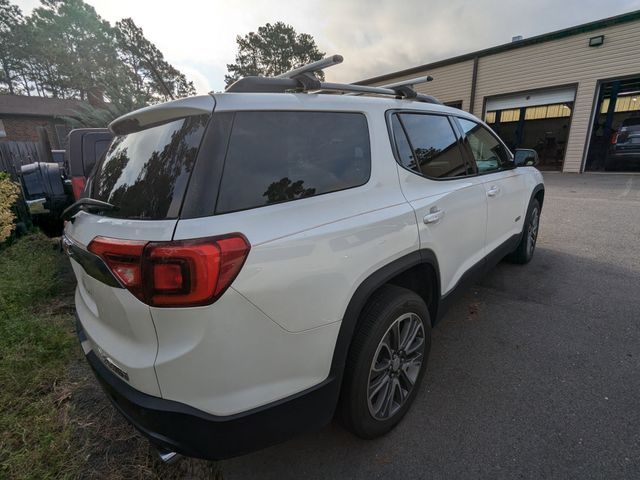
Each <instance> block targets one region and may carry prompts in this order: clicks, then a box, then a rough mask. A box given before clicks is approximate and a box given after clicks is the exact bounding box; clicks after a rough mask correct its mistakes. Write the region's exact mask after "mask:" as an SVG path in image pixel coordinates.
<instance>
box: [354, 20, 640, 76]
mask: <svg viewBox="0 0 640 480" xmlns="http://www.w3.org/2000/svg"><path fill="white" fill-rule="evenodd" d="M636 20H640V10H635V11H633V12H629V13H623V14H622V15H616V16H615V17H608V18H604V19H602V20H596V21H594V22H589V23H583V24H582V25H576V26H574V27H569V28H564V29H562V30H556V31H554V32H549V33H544V34H542V35H537V36H535V37H529V38H525V39H523V40H517V41H514V42H509V43H504V44H502V45H497V46H495V47H490V48H485V49H483V50H477V51H475V52H470V53H465V54H463V55H458V56H456V57H451V58H447V59H445V60H439V61H436V62H431V63H425V64H424V65H419V66H417V67H412V68H407V69H405V70H399V71H396V72H391V73H387V74H384V75H380V76H377V77H372V78H367V79H365V80H360V81H359V82H355V84H356V85H368V84H371V83H377V82H381V81H384V80H389V79H394V78H397V77H401V76H405V75H411V74H412V73H418V72H423V71H425V70H428V69H434V68H438V67H444V66H446V65H452V64H454V63H459V62H464V61H466V60H472V59H474V58H476V57H486V56H487V55H493V54H495V53H500V52H505V51H507V50H513V49H516V48H522V47H526V46H529V45H534V44H536V43H542V42H548V41H551V40H558V39H561V38H565V37H570V36H572V35H578V34H581V33H587V32H592V31H594V30H600V29H602V28H605V27H611V26H613V25H618V24H621V23H628V22H633V21H636Z"/></svg>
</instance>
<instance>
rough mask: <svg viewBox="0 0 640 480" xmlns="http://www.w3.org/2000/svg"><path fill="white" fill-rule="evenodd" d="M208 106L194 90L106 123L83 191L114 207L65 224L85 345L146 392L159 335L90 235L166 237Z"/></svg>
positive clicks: (152, 388) (151, 385) (152, 381)
mask: <svg viewBox="0 0 640 480" xmlns="http://www.w3.org/2000/svg"><path fill="white" fill-rule="evenodd" d="M213 107H214V101H213V98H212V97H210V96H204V97H194V98H190V99H187V100H184V101H176V102H172V103H169V104H164V105H160V106H158V107H150V108H147V109H143V110H140V111H138V112H134V113H133V114H130V115H128V116H126V117H123V118H121V119H120V120H119V121H116V123H114V124H113V125H112V128H114V129H115V130H116V132H117V134H118V135H117V136H116V137H115V139H114V141H113V143H112V144H111V146H110V148H109V150H108V151H107V154H106V156H105V157H104V159H103V160H102V161H101V162H100V164H99V165H97V167H96V169H95V171H94V173H93V175H92V176H91V178H90V179H89V181H88V185H87V189H86V191H85V194H86V195H87V196H89V197H90V198H93V199H96V200H100V201H104V202H108V203H110V204H112V205H114V206H115V207H116V208H115V209H114V210H106V211H104V212H101V213H100V214H92V213H87V212H84V211H81V212H80V213H78V214H77V215H76V216H75V217H74V218H73V219H72V221H71V222H68V223H67V225H66V228H65V242H66V244H67V245H66V246H67V250H68V251H69V253H70V257H71V263H72V266H73V270H74V272H75V275H76V278H77V281H78V286H77V290H76V308H77V313H78V318H79V321H80V323H81V326H82V328H83V330H84V332H85V334H86V336H87V337H88V341H89V343H90V347H91V348H92V349H93V350H94V351H95V353H96V354H97V355H98V356H99V357H100V358H101V359H102V361H103V362H104V363H105V364H106V365H107V366H108V367H109V368H111V369H112V370H114V371H115V372H116V373H118V375H120V377H122V378H123V379H125V380H127V381H128V382H129V383H130V384H132V385H133V386H134V387H135V388H137V389H139V390H141V391H143V392H146V393H149V394H152V395H160V390H159V387H158V382H157V378H156V375H155V371H154V368H153V364H154V361H155V357H156V355H157V350H158V341H157V336H156V331H155V327H154V324H153V320H152V317H151V313H150V309H149V306H148V305H146V304H145V303H143V302H142V301H140V300H139V299H138V298H137V297H136V296H135V295H134V294H133V293H131V292H130V291H129V290H127V289H125V288H123V287H122V282H120V281H118V280H117V279H116V277H115V275H113V274H112V273H111V272H110V271H109V270H108V269H107V268H106V267H105V264H104V263H103V262H102V260H101V259H100V258H99V257H98V256H96V255H94V254H92V253H90V252H89V251H88V250H89V249H90V244H91V242H92V241H93V240H95V239H96V237H108V238H109V239H115V240H116V241H118V242H127V241H137V242H140V241H142V242H149V241H169V240H171V239H172V237H173V232H174V229H175V226H176V223H177V218H178V216H179V212H180V209H181V206H182V200H183V198H184V194H185V192H186V186H187V182H188V181H189V178H190V175H191V171H192V170H193V167H194V165H195V162H196V157H197V154H198V149H199V146H200V140H201V139H202V136H203V134H204V130H205V128H206V126H207V122H208V120H209V118H210V116H211V112H212V111H213Z"/></svg>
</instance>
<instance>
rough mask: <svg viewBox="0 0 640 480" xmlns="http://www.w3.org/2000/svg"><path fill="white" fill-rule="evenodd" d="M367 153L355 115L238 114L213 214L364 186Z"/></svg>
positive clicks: (364, 130) (362, 123) (361, 120)
mask: <svg viewBox="0 0 640 480" xmlns="http://www.w3.org/2000/svg"><path fill="white" fill-rule="evenodd" d="M370 150H371V149H370V144H369V131H368V127H367V121H366V118H365V116H364V115H363V114H360V113H339V112H285V111H281V112H273V111H265V112H237V113H236V114H235V119H234V121H233V128H232V131H231V136H230V138H229V146H228V150H227V155H226V159H225V164H224V170H223V174H222V179H221V183H220V190H219V195H218V201H217V204H216V213H228V212H233V211H238V210H245V209H249V208H255V207H260V206H264V205H269V204H273V203H279V202H286V201H291V200H297V199H301V198H305V197H311V196H314V195H320V194H323V193H329V192H335V191H338V190H344V189H347V188H352V187H357V186H360V185H364V184H365V183H367V181H368V180H369V175H370V172H371V151H370Z"/></svg>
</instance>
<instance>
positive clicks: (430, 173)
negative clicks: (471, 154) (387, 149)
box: [392, 113, 468, 178]
mask: <svg viewBox="0 0 640 480" xmlns="http://www.w3.org/2000/svg"><path fill="white" fill-rule="evenodd" d="M392 128H393V134H394V138H395V142H396V146H397V149H398V156H399V160H400V163H401V164H402V165H403V166H404V167H405V168H408V169H409V170H413V171H414V172H416V173H419V174H421V175H424V176H426V177H430V178H453V177H463V176H465V175H467V174H468V172H467V164H466V162H465V160H464V157H463V156H462V152H461V150H460V147H459V145H458V140H457V138H456V136H455V134H454V132H453V128H452V126H451V123H450V122H449V119H448V118H447V117H446V116H443V115H428V114H414V113H399V114H395V115H393V117H392Z"/></svg>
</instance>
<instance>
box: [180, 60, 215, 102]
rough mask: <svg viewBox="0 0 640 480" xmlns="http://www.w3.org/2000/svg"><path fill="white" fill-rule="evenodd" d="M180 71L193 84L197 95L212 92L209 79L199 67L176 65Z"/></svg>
mask: <svg viewBox="0 0 640 480" xmlns="http://www.w3.org/2000/svg"><path fill="white" fill-rule="evenodd" d="M174 66H175V67H176V68H177V69H178V70H180V71H181V72H182V73H184V74H185V76H186V77H187V79H188V80H191V81H192V82H193V86H194V87H195V89H196V93H198V94H199V95H200V94H204V93H209V92H210V91H211V85H210V84H209V79H208V78H207V77H206V75H205V74H204V73H202V72H201V71H200V70H199V69H198V68H197V67H189V66H185V65H174Z"/></svg>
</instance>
